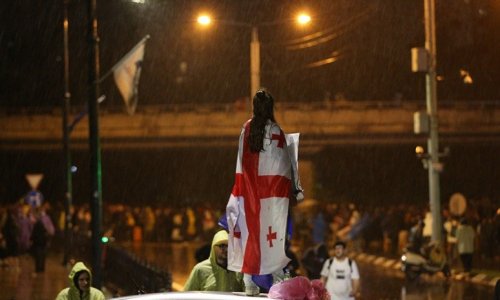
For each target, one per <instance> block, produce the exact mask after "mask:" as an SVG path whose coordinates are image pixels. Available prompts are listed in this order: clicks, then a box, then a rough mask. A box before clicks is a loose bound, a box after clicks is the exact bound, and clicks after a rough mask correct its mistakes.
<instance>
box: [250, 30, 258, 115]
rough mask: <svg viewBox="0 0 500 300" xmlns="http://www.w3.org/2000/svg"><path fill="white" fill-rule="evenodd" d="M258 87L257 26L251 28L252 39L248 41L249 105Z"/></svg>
mask: <svg viewBox="0 0 500 300" xmlns="http://www.w3.org/2000/svg"><path fill="white" fill-rule="evenodd" d="M259 87H260V41H259V31H258V29H257V26H252V39H251V41H250V98H249V99H250V105H249V107H250V106H251V103H252V97H253V96H254V95H255V93H257V90H258V89H259Z"/></svg>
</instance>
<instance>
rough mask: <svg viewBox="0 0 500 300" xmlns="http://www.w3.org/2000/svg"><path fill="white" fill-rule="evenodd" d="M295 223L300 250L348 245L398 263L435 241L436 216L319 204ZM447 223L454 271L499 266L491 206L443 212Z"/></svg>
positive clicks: (497, 220)
mask: <svg viewBox="0 0 500 300" xmlns="http://www.w3.org/2000/svg"><path fill="white" fill-rule="evenodd" d="M295 217H296V218H295V222H296V230H295V233H296V240H297V241H298V242H299V243H300V244H301V245H308V244H311V243H312V244H315V245H318V244H321V243H327V244H328V243H330V245H331V243H334V242H335V241H336V240H345V241H348V244H349V246H350V247H352V249H354V250H355V251H357V252H369V253H375V254H384V255H387V256H393V257H394V256H397V255H401V254H402V253H403V251H405V249H407V248H409V247H414V248H421V247H423V246H425V245H426V244H428V242H429V241H430V240H431V232H432V216H431V213H430V211H429V210H428V208H427V206H426V205H420V206H418V205H408V204H399V205H386V206H382V205H378V206H362V205H358V206H357V205H354V204H345V203H341V204H338V203H328V204H321V203H319V204H317V206H316V207H313V208H312V209H310V210H309V213H305V214H304V213H302V212H300V213H297V214H295ZM442 220H443V227H442V230H443V231H442V236H443V240H444V245H443V246H444V247H445V249H446V251H447V257H448V260H449V263H450V264H451V265H452V266H455V267H456V268H459V267H460V264H459V262H460V261H461V262H462V265H463V269H464V271H466V272H469V271H470V269H471V263H472V257H473V256H474V257H476V258H479V259H480V260H483V261H488V262H491V263H496V264H498V263H499V262H500V256H499V255H498V253H500V211H499V210H498V207H497V206H495V204H494V203H493V202H492V201H489V200H488V199H486V198H478V199H470V200H469V203H468V208H467V210H466V212H465V213H464V214H462V215H460V216H456V215H453V214H452V213H450V211H449V210H448V209H447V207H446V206H444V208H443V210H442ZM311 233H312V234H311ZM459 258H460V259H459Z"/></svg>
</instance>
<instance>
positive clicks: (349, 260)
mask: <svg viewBox="0 0 500 300" xmlns="http://www.w3.org/2000/svg"><path fill="white" fill-rule="evenodd" d="M347 262H348V263H349V268H350V269H351V274H352V260H351V259H350V258H347ZM332 263H333V257H330V258H329V259H328V272H330V267H331V266H332Z"/></svg>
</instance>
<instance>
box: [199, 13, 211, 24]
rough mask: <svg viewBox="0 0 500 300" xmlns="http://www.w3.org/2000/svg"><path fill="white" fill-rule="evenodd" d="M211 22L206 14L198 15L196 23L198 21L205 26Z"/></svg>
mask: <svg viewBox="0 0 500 300" xmlns="http://www.w3.org/2000/svg"><path fill="white" fill-rule="evenodd" d="M211 22H212V20H211V19H210V17H209V16H207V15H200V16H199V17H198V23H200V24H201V25H204V26H206V25H209V24H210V23H211Z"/></svg>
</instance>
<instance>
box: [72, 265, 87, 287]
mask: <svg viewBox="0 0 500 300" xmlns="http://www.w3.org/2000/svg"><path fill="white" fill-rule="evenodd" d="M83 273H87V274H89V272H88V271H87V270H80V271H78V272H76V273H75V275H74V276H73V283H74V284H75V286H76V288H77V289H78V290H79V291H80V292H81V290H80V285H79V284H78V280H79V279H80V275H82V274H83ZM89 275H90V274H89Z"/></svg>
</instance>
